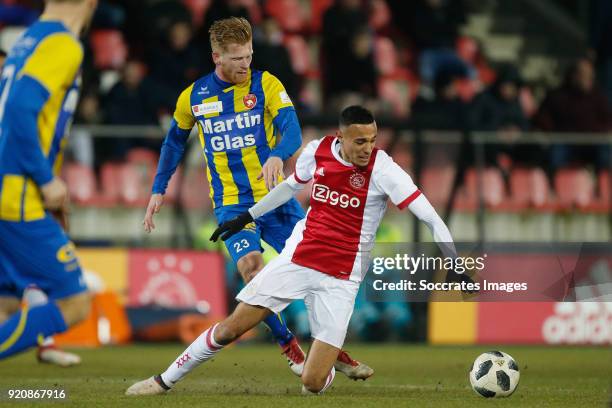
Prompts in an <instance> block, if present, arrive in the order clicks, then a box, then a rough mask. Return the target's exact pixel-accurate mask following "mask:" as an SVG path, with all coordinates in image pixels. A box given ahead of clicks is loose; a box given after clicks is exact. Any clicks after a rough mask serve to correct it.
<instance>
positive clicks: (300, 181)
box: [210, 140, 319, 241]
mask: <svg viewBox="0 0 612 408" xmlns="http://www.w3.org/2000/svg"><path fill="white" fill-rule="evenodd" d="M318 145H319V141H318V140H315V141H312V142H310V143H309V144H308V145H306V147H305V148H304V151H303V152H302V154H301V155H300V157H298V160H297V163H296V164H295V172H294V173H293V174H292V175H291V176H289V177H287V179H286V180H285V181H283V182H282V183H280V184H279V185H278V186H276V187H275V188H274V189H273V190H272V191H270V192H269V193H268V194H266V195H265V196H264V198H262V199H261V200H259V202H258V203H256V204H255V205H254V206H252V207H251V208H249V209H248V211H245V212H243V213H242V214H240V215H239V216H237V217H236V218H234V219H232V220H230V221H227V222H224V223H223V224H221V225H220V226H219V228H217V229H216V230H215V232H214V233H213V234H212V236H211V237H210V240H211V241H217V240H218V239H219V237H221V239H222V240H223V241H225V240H226V239H228V238H229V237H231V236H232V235H234V234H236V233H237V232H240V231H241V230H242V229H243V228H244V227H245V226H246V225H247V224H249V223H251V222H253V220H256V219H257V218H259V217H261V216H262V215H264V214H266V213H268V212H270V211H272V210H274V209H276V208H278V207H280V206H281V205H283V204H285V203H286V202H287V201H289V200H290V199H291V198H293V197H294V196H295V195H296V193H297V192H298V191H300V190H302V189H303V188H304V186H305V185H306V183H308V181H310V179H312V176H313V174H314V171H315V158H314V153H315V151H316V150H317V147H318Z"/></svg>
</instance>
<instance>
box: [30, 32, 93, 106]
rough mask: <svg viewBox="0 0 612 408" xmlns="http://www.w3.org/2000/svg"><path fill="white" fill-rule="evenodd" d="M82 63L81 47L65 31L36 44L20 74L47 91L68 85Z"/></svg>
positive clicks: (72, 80)
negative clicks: (34, 81) (31, 79)
mask: <svg viewBox="0 0 612 408" xmlns="http://www.w3.org/2000/svg"><path fill="white" fill-rule="evenodd" d="M82 62H83V48H82V47H81V44H80V43H79V42H78V40H77V39H76V38H74V37H73V36H72V35H71V34H69V33H56V34H51V35H49V36H48V37H46V38H45V39H44V40H42V41H41V42H40V44H38V46H37V47H36V49H35V50H34V52H33V53H32V55H31V56H30V58H28V60H27V61H26V63H25V65H24V66H23V69H22V70H21V74H20V77H21V76H25V75H27V76H28V77H30V78H33V79H34V80H36V81H37V82H39V83H40V84H41V85H42V86H43V87H45V88H46V89H47V91H48V92H49V94H55V93H56V92H58V91H59V90H60V89H62V88H67V87H69V86H71V85H72V83H73V82H74V79H75V77H76V75H77V73H78V71H79V69H80V67H81V63H82Z"/></svg>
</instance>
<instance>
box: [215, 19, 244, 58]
mask: <svg viewBox="0 0 612 408" xmlns="http://www.w3.org/2000/svg"><path fill="white" fill-rule="evenodd" d="M208 33H209V34H210V45H211V47H212V49H213V51H223V50H226V49H227V46H228V45H229V44H238V45H243V44H246V43H248V42H249V41H251V39H252V38H253V30H252V29H251V24H250V23H249V22H248V21H247V20H246V19H245V18H242V17H230V18H224V19H222V20H217V21H215V22H214V23H213V24H212V26H211V27H210V30H208Z"/></svg>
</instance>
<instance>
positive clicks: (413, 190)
mask: <svg viewBox="0 0 612 408" xmlns="http://www.w3.org/2000/svg"><path fill="white" fill-rule="evenodd" d="M379 155H380V156H379V157H378V158H377V160H380V161H381V162H382V163H383V164H382V165H381V167H380V171H378V172H376V173H375V174H374V182H375V183H376V184H377V185H378V187H379V188H380V189H381V190H382V191H383V192H384V193H385V194H387V196H389V198H390V199H391V201H392V202H393V203H394V204H395V205H397V206H398V208H399V209H404V208H406V207H408V209H409V210H410V212H412V213H413V214H414V215H415V216H416V217H417V218H418V219H419V220H420V221H422V222H423V223H425V225H427V227H428V228H429V230H430V231H431V233H432V235H433V238H434V241H436V244H438V247H439V248H440V250H441V251H442V253H443V254H444V256H447V257H452V258H454V257H456V256H457V252H456V250H455V244H454V243H453V237H452V236H451V233H450V231H449V230H448V227H447V226H446V224H445V223H444V221H443V220H442V218H440V216H439V215H438V213H437V212H436V210H435V208H434V207H433V206H432V205H431V203H430V202H429V200H427V198H426V197H425V196H424V195H423V194H422V193H421V191H420V190H419V189H418V188H417V186H416V185H415V184H414V182H413V181H412V178H411V177H410V175H408V173H406V172H405V171H404V170H403V169H402V168H401V167H400V166H398V165H397V163H395V162H394V161H393V159H392V158H391V157H389V156H388V155H387V154H386V153H385V152H379Z"/></svg>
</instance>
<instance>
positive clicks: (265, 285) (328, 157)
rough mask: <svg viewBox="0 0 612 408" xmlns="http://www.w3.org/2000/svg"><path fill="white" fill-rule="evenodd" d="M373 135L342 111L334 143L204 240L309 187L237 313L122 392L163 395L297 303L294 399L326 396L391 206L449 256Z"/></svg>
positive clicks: (429, 215) (421, 202)
mask: <svg viewBox="0 0 612 408" xmlns="http://www.w3.org/2000/svg"><path fill="white" fill-rule="evenodd" d="M376 133H377V128H376V122H375V121H374V117H373V116H372V114H371V113H370V112H369V111H368V110H366V109H365V108H362V107H360V106H351V107H348V108H346V109H344V110H343V111H342V113H341V116H340V129H339V131H338V133H337V135H336V136H326V137H324V138H323V139H321V140H316V141H313V142H311V143H309V144H308V145H307V146H306V147H305V148H304V150H303V151H302V153H301V155H300V157H299V158H298V161H297V164H296V168H295V173H294V174H293V175H291V176H290V177H288V178H287V180H285V181H284V182H283V183H281V184H279V185H278V186H277V187H276V188H274V189H273V190H272V191H271V192H270V193H269V194H268V195H266V196H265V197H264V198H263V199H262V200H261V201H259V202H258V203H257V204H255V205H254V206H253V207H251V208H250V209H249V210H248V212H245V213H243V214H241V215H240V216H238V217H236V218H234V219H233V220H231V221H228V222H226V223H224V224H222V225H221V226H220V227H219V228H218V229H217V230H216V231H215V233H214V234H213V236H212V237H211V239H212V240H216V239H218V238H219V237H221V238H222V239H223V240H225V239H227V238H229V237H230V236H232V235H233V234H235V233H236V232H238V231H240V230H242V228H244V226H245V225H247V224H248V223H250V222H253V220H254V219H257V218H258V217H260V216H262V215H263V214H265V213H267V212H268V211H271V210H273V209H274V208H276V207H278V206H280V205H282V204H283V203H285V202H287V201H288V200H289V199H290V198H291V197H293V196H294V195H295V194H296V193H297V192H298V191H299V190H301V189H302V188H303V186H304V184H306V183H307V182H309V181H310V180H312V181H313V188H312V195H311V200H310V209H309V210H308V213H307V215H306V218H304V219H302V220H301V221H300V222H298V223H297V224H296V226H295V228H294V230H293V233H292V235H291V237H290V238H289V239H288V240H287V242H286V244H285V248H284V250H283V251H282V252H281V254H280V255H279V256H278V257H277V258H275V259H274V260H273V261H272V262H270V263H269V264H268V265H266V267H264V269H263V270H262V271H261V272H259V274H258V275H257V276H256V277H255V278H254V279H253V280H252V281H250V282H249V283H248V284H247V285H246V286H245V287H244V289H243V290H242V291H241V292H240V293H239V294H238V296H237V297H236V298H237V299H238V300H239V301H240V302H241V303H240V304H239V305H238V306H237V307H236V310H234V312H233V313H232V314H231V315H230V316H229V317H228V318H227V319H225V320H224V321H222V322H220V323H218V324H216V325H214V326H213V327H211V328H209V329H208V330H206V331H204V332H203V333H202V334H201V335H200V336H199V337H198V338H197V339H196V340H195V341H194V342H193V343H192V344H191V345H190V346H189V347H188V348H187V349H186V350H185V351H184V352H183V353H182V354H181V355H180V356H179V357H178V358H177V359H176V360H175V361H174V362H173V363H172V364H171V365H170V367H168V369H167V370H166V371H165V372H163V373H162V374H160V375H157V376H153V377H150V378H148V379H146V380H143V381H140V382H138V383H136V384H134V385H132V386H131V387H130V388H128V390H127V391H126V394H128V395H145V394H161V393H164V392H166V391H167V390H169V389H170V388H172V386H174V384H175V383H176V382H177V381H179V380H180V379H181V378H183V377H184V376H185V375H186V374H188V373H189V372H191V371H192V370H193V369H194V368H195V367H197V366H198V365H200V364H201V363H203V362H205V361H207V360H209V359H211V358H212V357H213V356H214V355H215V354H216V353H217V352H218V351H220V350H221V349H222V348H223V347H224V346H225V345H227V344H229V343H231V342H232V341H234V340H236V339H237V338H239V337H240V336H241V335H242V334H243V333H245V332H246V331H248V330H249V329H251V328H252V327H255V326H256V325H257V324H258V323H259V322H261V321H262V320H263V319H265V318H266V317H267V316H268V315H269V314H270V313H279V312H280V311H282V310H283V309H285V308H286V307H287V306H288V305H289V304H290V303H291V302H292V301H294V300H297V299H303V300H304V302H305V304H306V307H307V309H308V315H309V320H310V328H311V333H312V337H313V339H314V340H313V343H312V346H311V348H310V351H309V353H308V357H307V359H306V363H305V367H304V371H303V373H302V376H301V379H302V383H303V387H302V392H303V393H322V392H323V391H325V390H326V389H327V388H328V387H329V386H330V385H331V383H332V381H333V379H334V376H335V370H334V363H335V361H336V358H337V356H338V352H339V351H340V349H341V348H342V345H343V343H344V339H345V336H346V331H347V328H348V324H349V320H350V318H351V314H352V313H353V306H354V303H355V297H356V296H357V292H358V290H359V284H360V282H361V281H362V280H363V278H364V275H365V273H366V272H367V269H368V266H369V258H370V252H371V250H372V248H373V246H374V239H375V236H376V230H377V229H378V226H379V224H380V221H381V219H382V217H383V215H384V213H385V210H386V208H387V201H388V200H389V199H390V200H391V202H393V204H395V205H397V206H398V207H399V208H400V209H403V208H406V207H408V209H409V210H410V211H411V212H412V213H413V214H414V215H416V216H417V217H418V218H419V219H420V220H421V221H423V222H425V223H426V224H427V225H428V227H429V228H430V229H431V231H432V233H433V236H434V239H435V241H436V242H437V243H438V245H439V246H440V249H441V250H442V252H443V253H444V255H445V256H452V257H454V256H456V253H455V248H454V245H453V243H452V242H453V241H452V237H451V235H450V232H449V231H448V228H447V227H446V225H445V224H444V222H443V221H442V219H441V218H440V217H439V216H438V214H437V213H436V211H435V210H434V208H433V207H432V206H431V204H430V203H429V201H428V200H427V198H425V196H424V195H423V194H422V193H421V192H420V191H419V189H418V188H417V187H416V186H415V185H414V183H413V181H412V179H411V178H410V176H409V175H408V174H407V173H406V172H405V171H404V170H402V168H401V167H399V166H398V165H397V164H396V163H395V162H394V161H393V159H391V157H389V156H388V155H387V153H385V152H384V151H382V150H378V149H377V148H375V147H374V143H375V140H376Z"/></svg>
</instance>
